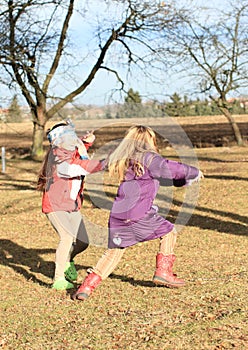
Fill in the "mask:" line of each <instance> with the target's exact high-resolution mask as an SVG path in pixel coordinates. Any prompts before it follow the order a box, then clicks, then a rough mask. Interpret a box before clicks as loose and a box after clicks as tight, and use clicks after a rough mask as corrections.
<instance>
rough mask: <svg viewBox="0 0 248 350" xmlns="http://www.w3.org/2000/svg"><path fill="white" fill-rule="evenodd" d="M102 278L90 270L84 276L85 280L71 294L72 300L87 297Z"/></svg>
mask: <svg viewBox="0 0 248 350" xmlns="http://www.w3.org/2000/svg"><path fill="white" fill-rule="evenodd" d="M101 281H102V278H101V277H100V276H99V275H97V274H96V273H94V272H91V273H90V274H89V275H88V276H86V277H85V280H84V281H83V283H82V284H81V286H80V287H79V288H78V290H77V291H76V293H75V294H74V295H73V296H72V299H73V300H76V299H78V300H85V299H87V298H88V297H89V296H90V294H91V293H92V292H93V290H94V289H95V288H96V287H97V286H98V285H99V284H100V283H101Z"/></svg>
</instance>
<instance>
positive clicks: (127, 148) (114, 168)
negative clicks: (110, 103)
mask: <svg viewBox="0 0 248 350" xmlns="http://www.w3.org/2000/svg"><path fill="white" fill-rule="evenodd" d="M146 152H156V153H157V152H158V149H157V142H156V135H155V132H154V131H153V130H152V129H151V128H150V127H147V126H143V125H136V126H132V127H131V128H129V129H128V130H127V132H126V135H125V137H124V139H123V140H122V141H121V143H120V144H119V146H118V147H117V148H116V149H115V151H114V152H113V153H112V154H111V155H110V157H109V162H108V168H109V174H110V176H115V175H117V176H118V178H119V181H123V179H124V177H125V173H126V171H127V169H128V167H129V166H130V162H131V161H132V167H133V171H134V173H135V175H136V176H138V177H139V176H142V175H143V173H144V165H143V160H144V155H145V153H146Z"/></svg>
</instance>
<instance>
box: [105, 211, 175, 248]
mask: <svg viewBox="0 0 248 350" xmlns="http://www.w3.org/2000/svg"><path fill="white" fill-rule="evenodd" d="M173 227H174V225H173V224H172V223H171V222H169V221H167V220H165V219H164V218H163V217H162V216H160V215H158V213H157V208H156V207H152V208H151V209H150V210H149V212H148V213H147V214H146V215H145V216H144V217H143V218H141V219H139V220H135V221H133V220H120V219H117V218H115V217H111V215H110V219H109V240H108V247H109V248H126V247H130V246H132V245H134V244H137V243H139V242H145V241H150V240H152V239H156V238H160V237H162V236H164V235H166V234H167V233H169V232H171V231H172V230H173Z"/></svg>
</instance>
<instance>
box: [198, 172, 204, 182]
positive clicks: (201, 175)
mask: <svg viewBox="0 0 248 350" xmlns="http://www.w3.org/2000/svg"><path fill="white" fill-rule="evenodd" d="M201 179H204V175H203V172H202V171H201V170H199V180H201Z"/></svg>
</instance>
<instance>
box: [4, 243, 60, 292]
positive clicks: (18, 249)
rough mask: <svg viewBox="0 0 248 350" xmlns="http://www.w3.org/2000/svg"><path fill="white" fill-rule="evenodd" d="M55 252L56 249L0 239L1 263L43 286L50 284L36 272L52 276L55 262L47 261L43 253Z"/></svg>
mask: <svg viewBox="0 0 248 350" xmlns="http://www.w3.org/2000/svg"><path fill="white" fill-rule="evenodd" d="M50 253H55V250H54V249H51V248H47V249H32V248H30V249H29V248H25V247H23V246H20V245H19V244H17V243H14V242H12V241H11V240H9V239H0V264H1V265H3V266H7V267H10V268H12V269H13V270H14V271H15V272H17V273H18V274H20V275H22V276H24V277H25V278H26V280H27V281H29V280H32V281H33V282H34V283H38V284H39V285H41V286H45V287H48V286H50V284H48V283H45V282H44V281H42V280H41V279H39V278H38V277H37V276H36V274H37V273H40V274H43V275H44V276H47V277H49V278H52V276H53V271H54V263H53V262H50V261H49V262H48V261H45V260H44V259H43V258H42V257H41V255H42V254H50Z"/></svg>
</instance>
